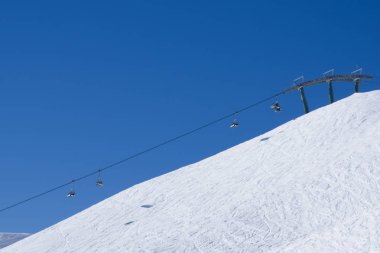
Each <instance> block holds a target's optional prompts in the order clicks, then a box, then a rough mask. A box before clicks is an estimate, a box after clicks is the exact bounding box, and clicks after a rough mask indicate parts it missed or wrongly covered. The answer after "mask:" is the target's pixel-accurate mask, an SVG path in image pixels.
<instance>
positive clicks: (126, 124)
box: [0, 0, 380, 232]
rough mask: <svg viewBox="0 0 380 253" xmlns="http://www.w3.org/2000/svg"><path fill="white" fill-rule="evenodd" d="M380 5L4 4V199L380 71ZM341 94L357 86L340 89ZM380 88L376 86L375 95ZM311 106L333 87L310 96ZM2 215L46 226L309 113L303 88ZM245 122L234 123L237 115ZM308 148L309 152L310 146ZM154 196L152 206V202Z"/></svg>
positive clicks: (13, 225)
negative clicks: (310, 83) (333, 77)
mask: <svg viewBox="0 0 380 253" xmlns="http://www.w3.org/2000/svg"><path fill="white" fill-rule="evenodd" d="M379 13H380V4H379V3H378V1H375V0H373V1H359V0H354V1H331V0H330V1H324V0H322V1H70V0H69V1H59V2H58V1H1V3H0V36H1V38H0V118H1V121H0V122H1V124H0V140H1V142H0V143H1V144H0V171H1V179H2V182H1V184H0V190H1V192H2V193H3V194H2V197H1V198H0V207H1V208H2V207H4V206H6V205H8V204H12V203H13V202H16V201H18V200H21V199H24V198H26V197H29V196H30V195H33V194H36V193H39V192H41V191H44V190H46V189H49V188H51V187H54V186H57V185H60V184H62V183H65V182H67V181H69V180H71V179H73V178H76V177H78V176H81V175H83V174H86V173H87V172H90V171H94V170H96V169H98V168H101V167H103V166H106V165H108V164H110V163H112V162H115V161H118V160H120V159H122V158H125V157H127V156H129V155H132V154H134V153H136V152H139V151H141V150H143V149H145V148H148V147H150V146H152V145H155V144H157V143H159V142H161V141H164V140H166V139H168V138H171V137H173V136H176V135H178V134H181V133H183V132H185V131H188V130H191V129H193V128H196V127H198V126H200V125H202V124H204V123H206V122H208V121H210V120H213V119H216V118H219V117H220V116H223V115H224V114H227V113H231V112H234V111H235V110H237V109H239V108H240V107H244V106H246V105H248V104H251V103H253V102H255V101H257V100H260V99H262V98H264V97H267V96H269V95H272V94H273V93H276V92H278V91H280V90H283V89H285V88H287V87H290V86H291V85H292V80H293V79H294V78H296V77H297V76H300V75H302V74H303V75H304V76H305V78H306V79H312V78H315V77H319V76H320V75H321V73H322V72H324V71H326V70H329V69H331V68H335V69H336V73H350V72H351V71H352V70H354V69H355V67H356V66H360V67H363V68H364V72H366V73H369V74H373V75H376V74H377V76H378V75H379V74H380V64H379V56H380V47H379V45H380V33H379V27H380V17H379ZM335 87H336V96H337V97H338V98H343V97H345V96H348V95H349V94H351V93H352V92H353V85H352V84H344V83H340V84H336V86H335ZM379 88H380V85H375V84H373V85H370V84H363V85H362V90H363V91H365V90H372V89H379ZM306 93H307V95H308V99H309V103H310V107H311V109H315V108H318V107H320V106H322V105H326V104H327V102H328V94H327V87H326V85H320V86H316V87H311V88H309V89H307V90H306ZM279 102H280V103H281V104H282V106H283V112H281V113H278V114H276V113H274V112H272V111H271V110H270V108H269V106H270V103H268V104H264V105H262V106H259V107H256V108H254V109H252V110H250V111H247V112H245V113H242V114H240V115H238V119H239V121H240V127H239V128H238V129H230V128H229V123H230V122H229V121H225V122H222V123H219V124H217V125H215V126H212V127H210V128H208V129H205V130H202V131H200V132H198V133H196V134H194V135H192V136H189V137H187V138H184V139H182V140H180V141H178V142H176V143H173V144H171V145H168V146H165V147H163V148H161V149H159V150H156V151H154V152H151V153H149V154H147V155H145V156H142V157H140V158H137V159H135V160H131V161H129V162H127V163H125V164H122V165H120V166H118V167H116V168H114V169H112V170H110V171H108V172H105V173H104V174H103V175H102V176H103V180H104V184H105V186H104V187H103V188H102V189H98V188H96V187H95V180H96V177H93V178H89V179H88V180H84V181H82V182H80V183H78V184H77V185H76V190H77V197H76V198H74V199H67V198H66V193H67V191H68V190H69V188H67V189H61V190H59V191H56V192H53V193H51V194H49V195H46V196H44V197H42V198H40V199H37V200H35V201H33V202H29V203H27V204H25V205H22V206H18V207H16V208H14V209H11V210H8V211H6V212H3V213H0V232H1V231H4V232H5V231H8V232H36V231H38V230H41V229H43V228H45V227H47V226H50V225H52V224H54V223H56V222H58V221H60V220H62V219H64V218H67V217H69V216H71V215H73V214H75V213H77V212H78V211H80V210H83V209H85V208H87V207H89V206H91V205H92V204H95V203H97V202H99V201H100V200H102V199H105V198H107V197H109V196H112V195H113V194H115V193H117V192H119V191H121V190H123V189H126V188H128V187H130V186H132V185H134V184H137V183H140V182H142V181H145V180H147V179H150V178H152V177H155V176H158V175H161V174H164V173H167V172H169V171H172V170H174V169H176V168H178V167H180V166H184V165H186V164H189V163H193V162H196V161H198V160H200V159H203V158H206V157H208V156H210V155H213V154H215V153H217V152H219V151H221V150H224V149H226V148H228V147H231V146H234V145H236V144H238V143H241V142H242V141H245V140H248V139H250V138H252V137H255V136H257V135H259V134H261V133H264V132H265V131H268V130H270V129H272V128H274V127H276V126H278V125H280V124H282V123H284V122H286V121H288V120H291V119H293V118H295V117H298V116H300V115H302V113H303V108H302V104H301V102H300V96H299V94H298V93H292V94H289V95H286V96H284V97H280V98H279ZM231 120H232V119H231ZM300 155H301V154H300ZM194 190H196V189H194ZM141 204H144V203H141Z"/></svg>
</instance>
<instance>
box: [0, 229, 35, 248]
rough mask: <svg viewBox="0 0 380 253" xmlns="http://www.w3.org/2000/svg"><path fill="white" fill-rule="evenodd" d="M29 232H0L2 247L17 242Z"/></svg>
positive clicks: (0, 246) (0, 245)
mask: <svg viewBox="0 0 380 253" xmlns="http://www.w3.org/2000/svg"><path fill="white" fill-rule="evenodd" d="M28 235H29V234H24V233H0V249H1V248H4V247H6V246H8V245H11V244H12V243H15V242H17V241H19V240H21V239H23V238H25V237H27V236H28Z"/></svg>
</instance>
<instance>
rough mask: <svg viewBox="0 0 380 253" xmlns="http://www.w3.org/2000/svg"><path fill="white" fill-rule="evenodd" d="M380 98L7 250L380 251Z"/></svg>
mask: <svg viewBox="0 0 380 253" xmlns="http://www.w3.org/2000/svg"><path fill="white" fill-rule="evenodd" d="M379 105H380V91H373V92H369V93H361V94H354V95H352V96H350V97H349V98H346V99H344V100H341V101H338V102H336V103H334V104H332V105H329V106H326V107H323V108H320V109H318V110H316V111H313V112H311V113H309V114H307V115H305V116H302V117H300V118H298V119H296V120H292V121H290V122H288V123H286V124H284V125H282V126H280V127H278V128H276V129H274V130H272V131H270V132H268V133H266V134H263V135H261V136H258V137H256V138H254V139H252V140H249V141H247V142H245V143H242V144H240V145H237V146H235V147H233V148H231V149H228V150H226V151H224V152H221V153H219V154H217V155H215V156H212V157H210V158H208V159H205V160H203V161H200V162H198V163H196V164H192V165H189V166H186V167H184V168H181V169H178V170H176V171H174V172H172V173H169V174H166V175H163V176H160V177H157V178H154V179H152V180H149V181H146V182H144V183H141V184H138V185H136V186H134V187H131V188H129V189H127V190H125V191H123V192H120V193H119V194H116V195H115V196H113V197H111V198H109V199H106V200H105V201H102V202H100V203H98V204H97V205H94V206H92V207H90V208H88V209H86V210H84V211H82V212H80V213H78V214H76V215H74V216H72V217H70V218H68V219H66V220H64V221H62V222H60V223H58V224H56V225H54V226H51V227H49V228H47V229H45V230H43V231H41V232H39V233H37V234H34V235H31V236H30V237H28V238H26V239H24V240H22V241H19V242H17V243H15V244H13V245H11V246H9V247H7V248H4V249H2V250H0V252H1V253H8V252H12V253H21V252H25V253H44V252H54V253H61V252H62V253H63V252H65V253H69V252H70V253H71V252H75V253H81V252H83V253H88V252H104V253H106V252H107V253H108V252H329V253H333V252H380V152H379V151H380V131H379V129H380V110H379V109H380V106H379Z"/></svg>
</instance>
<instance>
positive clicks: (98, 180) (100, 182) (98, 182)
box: [96, 170, 103, 187]
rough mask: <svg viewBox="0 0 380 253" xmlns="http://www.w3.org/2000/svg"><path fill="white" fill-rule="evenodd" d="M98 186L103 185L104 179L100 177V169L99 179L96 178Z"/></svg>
mask: <svg viewBox="0 0 380 253" xmlns="http://www.w3.org/2000/svg"><path fill="white" fill-rule="evenodd" d="M96 186H98V187H102V186H103V180H102V178H101V177H100V170H99V171H98V179H97V180H96Z"/></svg>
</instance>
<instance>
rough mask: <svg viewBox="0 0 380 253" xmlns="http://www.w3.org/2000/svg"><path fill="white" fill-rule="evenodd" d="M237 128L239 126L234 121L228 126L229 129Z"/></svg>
mask: <svg viewBox="0 0 380 253" xmlns="http://www.w3.org/2000/svg"><path fill="white" fill-rule="evenodd" d="M238 126H239V122H238V121H237V120H236V119H235V120H234V121H233V122H232V123H231V125H230V127H231V128H237V127H238Z"/></svg>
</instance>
